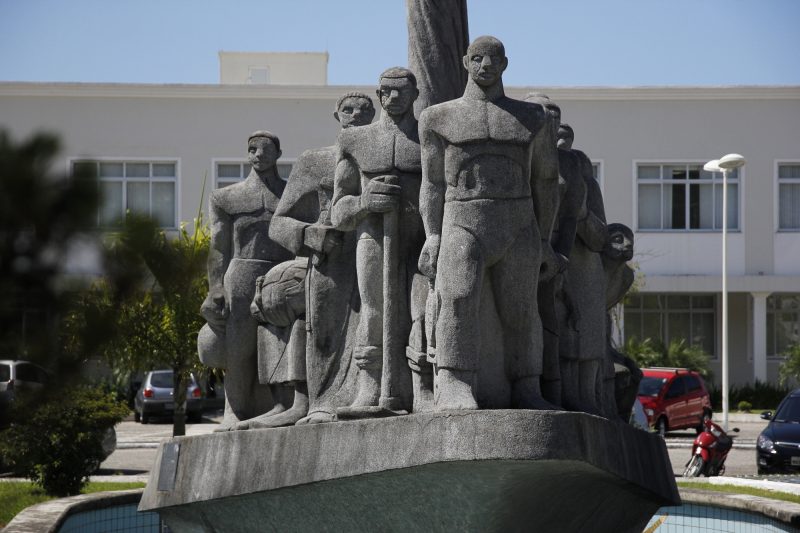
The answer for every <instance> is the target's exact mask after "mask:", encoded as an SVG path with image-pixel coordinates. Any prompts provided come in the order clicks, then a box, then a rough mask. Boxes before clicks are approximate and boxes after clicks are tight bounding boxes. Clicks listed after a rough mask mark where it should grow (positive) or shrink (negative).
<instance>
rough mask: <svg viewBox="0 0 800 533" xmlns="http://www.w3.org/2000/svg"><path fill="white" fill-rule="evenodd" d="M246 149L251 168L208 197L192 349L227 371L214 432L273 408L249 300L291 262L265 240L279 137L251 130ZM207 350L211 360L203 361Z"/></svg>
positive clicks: (274, 198)
mask: <svg viewBox="0 0 800 533" xmlns="http://www.w3.org/2000/svg"><path fill="white" fill-rule="evenodd" d="M247 150H248V156H247V157H248V160H249V162H250V164H251V165H252V170H251V171H250V174H249V175H248V176H247V178H246V179H245V180H244V181H242V182H239V183H235V184H233V185H230V186H228V187H224V188H222V189H217V190H215V191H213V192H212V193H211V195H210V197H209V219H210V225H211V248H210V250H209V255H208V296H207V297H206V300H205V301H204V302H203V305H202V307H201V310H200V313H201V314H202V315H203V317H204V318H205V319H206V320H207V321H208V324H207V326H205V327H204V328H203V330H201V332H200V334H199V335H198V349H199V352H200V355H201V359H203V360H204V361H205V360H211V359H213V360H214V361H216V364H217V365H219V366H223V367H224V368H225V369H226V374H225V414H224V417H223V420H222V423H221V424H220V425H219V427H218V428H217V429H216V430H215V431H227V430H231V429H234V428H235V427H236V425H237V424H238V423H239V422H240V421H242V420H247V419H249V418H253V417H254V416H257V415H260V414H262V413H264V412H266V411H268V410H269V409H270V407H271V406H272V398H271V395H270V391H269V389H268V388H267V387H266V386H264V385H262V384H260V383H259V381H258V371H257V348H256V330H257V327H258V323H257V322H256V320H255V318H253V316H252V315H251V314H250V302H251V301H252V300H253V295H254V293H255V289H256V279H257V278H258V277H259V276H262V275H264V274H266V273H267V272H268V271H269V270H270V269H271V268H272V267H273V266H275V265H277V264H278V263H281V262H283V261H286V260H287V259H291V258H292V254H291V253H290V252H289V251H288V250H286V249H285V248H284V247H282V246H281V245H280V244H278V243H276V242H275V241H273V240H272V239H270V238H269V235H268V234H269V225H270V221H271V220H272V214H273V213H274V212H275V209H276V208H277V206H278V200H279V199H280V196H281V194H282V193H283V189H284V187H285V182H284V181H283V180H282V179H281V178H280V176H279V175H278V169H277V166H276V163H277V161H278V158H279V157H280V155H281V148H280V140H279V139H278V137H277V136H276V135H274V134H273V133H270V132H268V131H256V132H255V133H253V134H252V135H250V138H249V139H248V141H247ZM209 352H211V353H213V354H216V355H213V356H212V357H211V359H208V357H209V355H208V354H209Z"/></svg>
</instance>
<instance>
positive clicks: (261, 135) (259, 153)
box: [247, 130, 282, 173]
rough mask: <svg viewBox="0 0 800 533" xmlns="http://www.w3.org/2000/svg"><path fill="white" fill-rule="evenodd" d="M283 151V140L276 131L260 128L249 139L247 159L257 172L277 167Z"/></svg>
mask: <svg viewBox="0 0 800 533" xmlns="http://www.w3.org/2000/svg"><path fill="white" fill-rule="evenodd" d="M281 153H282V152H281V141H280V139H278V136H277V135H275V134H274V133H270V132H268V131H265V130H259V131H256V132H253V134H252V135H250V138H249V139H247V160H248V161H249V162H250V164H251V165H252V166H253V169H254V170H255V171H256V172H259V173H260V172H265V171H267V170H270V169H271V168H273V167H275V164H276V163H277V161H278V158H279V157H280V156H281Z"/></svg>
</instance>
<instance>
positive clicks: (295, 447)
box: [139, 410, 680, 510]
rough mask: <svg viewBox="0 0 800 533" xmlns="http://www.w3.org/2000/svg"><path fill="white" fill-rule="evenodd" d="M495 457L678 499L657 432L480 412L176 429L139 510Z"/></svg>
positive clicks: (667, 500) (588, 419) (579, 419)
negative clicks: (589, 472)
mask: <svg viewBox="0 0 800 533" xmlns="http://www.w3.org/2000/svg"><path fill="white" fill-rule="evenodd" d="M175 445H178V446H177V447H176V446H175ZM170 447H171V449H170ZM165 450H167V452H169V453H165ZM176 453H177V458H176V457H175V454H176ZM167 456H169V457H167ZM162 458H164V459H165V464H162ZM167 459H169V463H170V464H166V460H167ZM501 460H512V461H546V460H553V461H565V462H580V463H585V464H586V465H588V466H591V467H594V468H596V469H598V470H599V471H602V472H605V473H607V474H609V475H611V476H614V477H616V478H619V479H621V480H624V481H626V482H628V483H631V484H632V485H634V486H636V487H639V488H641V489H642V490H643V491H645V492H647V493H649V494H651V495H652V497H653V500H654V501H656V502H658V503H659V504H662V505H669V504H677V503H678V502H680V496H679V494H678V489H677V486H676V485H675V480H674V478H673V476H672V468H671V466H670V463H669V458H668V455H667V452H666V447H665V445H664V441H663V439H661V438H659V437H657V436H655V435H652V434H649V433H645V432H643V431H640V430H637V429H634V428H632V427H630V426H628V425H626V424H623V423H618V422H610V421H607V420H605V419H603V418H599V417H595V416H591V415H587V414H584V413H569V412H562V411H529V410H484V411H456V412H440V413H422V414H413V415H408V416H399V417H394V418H383V419H369V420H356V421H348V422H337V423H330V424H319V425H309V426H294V427H287V428H276V429H263V430H249V431H237V432H225V433H214V434H210V435H200V436H194V437H178V438H176V439H172V440H170V441H167V442H165V443H164V444H162V445H161V447H160V448H159V451H158V455H157V457H156V464H155V467H154V468H153V469H152V472H151V476H150V480H149V482H148V484H147V488H146V489H145V492H144V495H143V496H142V500H141V503H140V506H139V509H140V510H159V509H162V508H164V507H170V506H179V505H185V504H190V503H195V502H203V501H208V500H215V499H220V498H228V497H231V496H241V495H246V494H252V493H257V492H262V491H271V490H276V489H282V488H286V487H294V486H299V485H305V484H309V483H316V482H322V481H328V480H335V479H341V478H348V477H352V476H360V475H364V474H373V473H378V472H385V471H390V470H397V469H405V468H412V467H419V466H422V465H431V464H437V463H447V462H470V461H481V462H485V461H501ZM565 464H566V463H565ZM159 476H170V477H171V479H159ZM159 487H160V488H162V489H164V488H169V489H171V490H158V489H159Z"/></svg>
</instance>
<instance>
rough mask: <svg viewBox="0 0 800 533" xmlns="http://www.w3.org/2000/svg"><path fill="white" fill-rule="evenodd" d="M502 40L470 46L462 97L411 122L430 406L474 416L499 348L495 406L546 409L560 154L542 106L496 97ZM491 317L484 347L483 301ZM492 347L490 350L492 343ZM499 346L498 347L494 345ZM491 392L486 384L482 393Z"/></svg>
mask: <svg viewBox="0 0 800 533" xmlns="http://www.w3.org/2000/svg"><path fill="white" fill-rule="evenodd" d="M507 64H508V60H507V59H506V57H505V50H504V48H503V45H502V43H500V41H498V40H497V39H495V38H493V37H480V38H478V39H476V40H475V41H474V42H473V43H472V44H471V45H470V47H469V49H468V51H467V55H466V56H465V57H464V66H465V68H466V69H467V71H468V72H469V76H470V79H469V80H468V81H467V86H466V89H465V91H464V95H463V96H462V97H461V98H459V99H456V100H452V101H450V102H445V103H442V104H438V105H435V106H432V107H429V108H428V109H426V110H425V111H424V112H423V113H422V115H421V117H420V137H421V140H422V163H423V164H422V173H423V185H422V188H421V191H420V210H421V212H422V217H423V220H424V223H425V233H426V235H427V240H426V242H425V247H424V249H423V252H422V255H421V257H420V270H421V271H422V272H423V273H425V274H426V275H427V276H429V278H431V279H432V280H435V292H436V297H437V301H438V302H439V310H438V318H437V323H436V329H435V338H436V355H435V357H436V359H435V364H436V369H437V370H436V400H435V401H436V408H437V409H442V410H447V409H477V408H479V407H485V405H481V404H480V403H479V402H478V398H477V391H478V390H479V388H481V386H480V384H478V382H477V380H478V378H479V376H480V372H479V370H480V368H481V366H482V365H481V347H482V343H483V347H484V348H485V347H488V346H497V348H496V349H495V350H494V351H495V353H494V354H493V357H494V359H496V360H500V361H502V362H503V363H502V365H503V367H504V370H505V372H503V374H504V375H503V376H501V380H503V379H504V380H505V381H507V382H508V383H509V389H510V397H508V398H507V399H506V401H505V402H504V403H503V404H501V405H500V406H499V407H509V406H513V407H528V408H530V407H534V408H536V407H538V408H546V407H552V405H551V404H548V403H547V402H545V401H543V400H542V398H541V393H540V386H539V379H540V376H541V374H542V328H541V321H540V318H539V314H538V310H537V296H536V295H537V283H538V278H539V272H540V265H544V266H545V268H546V267H547V265H548V262H547V258H548V257H552V256H553V253H552V250H551V249H550V244H549V239H550V233H551V231H552V226H553V221H554V218H555V214H556V209H557V205H558V157H557V152H556V141H555V139H554V138H553V133H554V131H553V128H552V127H550V124H549V121H550V119H549V116H548V115H547V113H546V112H545V109H544V108H543V107H542V106H541V105H540V104H537V103H534V102H521V101H517V100H513V99H511V98H508V97H506V96H505V94H504V91H503V84H502V73H503V71H504V70H505V68H506V66H507ZM484 291H491V294H492V296H493V299H494V310H495V312H496V315H497V317H498V318H499V320H498V323H499V333H500V335H498V336H497V338H495V339H484V338H482V333H483V332H482V331H481V324H482V323H483V322H484V320H483V316H482V312H484V311H489V312H490V311H492V310H491V309H487V310H484V309H482V307H481V300H482V293H483V292H484ZM492 341H495V342H496V343H497V344H494V343H493V342H492ZM497 341H500V342H497ZM489 386H491V385H489Z"/></svg>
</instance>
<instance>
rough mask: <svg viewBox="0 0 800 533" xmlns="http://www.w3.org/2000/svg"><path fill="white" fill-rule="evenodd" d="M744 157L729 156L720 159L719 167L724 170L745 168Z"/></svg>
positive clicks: (737, 155)
mask: <svg viewBox="0 0 800 533" xmlns="http://www.w3.org/2000/svg"><path fill="white" fill-rule="evenodd" d="M744 162H745V161H744V157H742V156H741V155H740V154H728V155H726V156H723V157H721V158H720V160H719V163H718V166H719V168H721V169H723V170H733V169H735V168H739V167H741V166H744Z"/></svg>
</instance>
